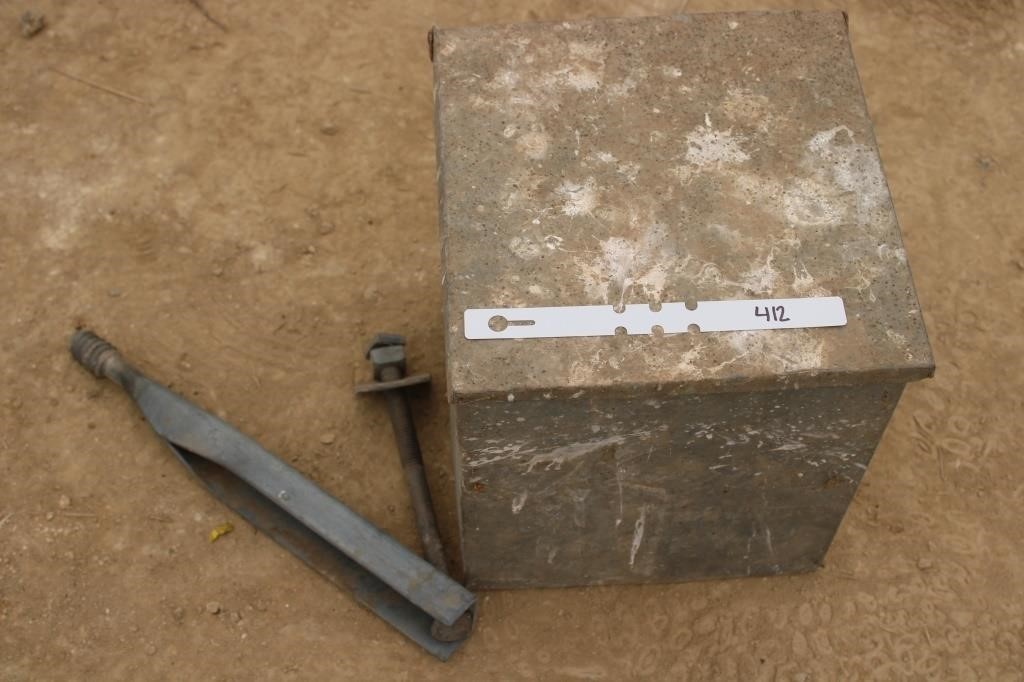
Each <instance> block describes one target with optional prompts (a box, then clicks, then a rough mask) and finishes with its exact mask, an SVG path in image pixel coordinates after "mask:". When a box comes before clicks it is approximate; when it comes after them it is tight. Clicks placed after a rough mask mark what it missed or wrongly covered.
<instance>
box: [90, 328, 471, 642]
mask: <svg viewBox="0 0 1024 682" xmlns="http://www.w3.org/2000/svg"><path fill="white" fill-rule="evenodd" d="M71 354H72V355H73V356H74V358H75V359H76V360H77V361H78V362H79V363H80V364H81V365H82V366H83V367H85V368H86V369H88V370H90V371H91V372H92V373H93V374H95V375H96V376H98V377H106V378H108V379H110V380H112V381H114V382H116V383H117V384H119V385H120V386H121V387H122V388H124V389H125V391H127V392H128V394H129V395H130V396H131V397H132V399H134V400H135V402H136V404H137V405H138V407H139V409H140V410H141V411H142V413H143V414H144V415H145V417H146V420H147V421H148V422H149V425H150V426H151V427H152V428H153V430H154V431H155V432H156V434H157V435H158V436H159V437H160V438H161V439H162V440H163V441H164V443H165V444H166V445H167V446H168V447H170V449H171V451H172V452H173V453H174V454H175V455H176V456H177V457H178V459H179V460H180V461H181V462H182V464H184V465H185V466H186V467H187V468H188V469H189V471H190V472H191V473H193V474H194V475H195V476H196V477H197V478H198V479H199V480H200V481H201V482H202V483H203V484H204V485H205V486H206V487H207V488H208V489H209V490H210V492H212V493H213V494H214V495H215V496H217V497H218V498H219V499H221V500H222V501H223V502H224V503H225V504H227V505H228V506H229V507H231V508H232V509H233V510H235V511H236V512H238V513H239V514H240V515H241V516H242V517H244V518H245V519H247V520H248V521H250V522H251V523H252V524H253V525H254V526H255V527H256V528H258V529H260V530H261V531H263V532H264V533H266V534H267V535H269V536H270V537H271V538H272V539H274V540H275V541H276V542H277V543H278V544H280V545H281V546H282V547H284V548H286V549H288V550H289V551H291V552H292V553H293V554H295V555H296V556H298V557H299V558H300V559H301V560H302V561H303V562H305V563H306V564H308V565H309V566H310V567H312V568H313V569H314V570H316V571H317V572H319V573H320V574H321V575H323V576H324V577H326V578H327V579H328V580H330V581H331V582H333V583H335V584H337V585H344V586H346V587H348V588H350V589H351V590H352V593H353V596H355V598H356V600H357V601H359V603H361V604H363V605H364V606H366V607H367V608H369V609H371V610H372V611H373V612H374V613H376V614H377V615H378V616H380V617H381V618H383V619H384V620H385V621H387V622H388V623H389V624H391V625H392V626H393V627H395V628H396V629H397V630H399V631H400V632H402V633H403V634H404V635H406V636H407V637H409V638H410V639H411V640H412V641H414V642H416V643H417V644H419V645H420V646H422V647H423V648H424V649H426V650H427V651H428V652H430V653H431V654H433V655H434V656H437V657H438V658H440V659H442V660H446V659H447V658H448V657H449V656H451V654H452V653H453V652H454V651H455V650H456V649H457V648H458V647H459V646H460V645H461V642H460V641H450V640H446V641H439V640H438V639H436V638H435V637H434V636H433V635H432V631H433V628H434V622H435V621H439V622H441V623H443V624H444V625H447V626H451V625H453V624H455V623H456V622H457V621H460V619H463V616H464V615H465V614H466V613H467V612H469V610H470V608H471V607H472V605H473V603H474V602H475V598H474V596H473V595H472V593H470V592H469V591H468V590H466V589H465V588H463V587H462V586H461V585H459V584H458V583H456V582H455V581H454V580H452V579H450V578H449V577H448V576H447V575H446V574H445V573H444V572H442V571H439V570H436V569H435V568H434V567H432V566H431V565H430V564H429V563H427V562H426V561H424V560H423V559H421V558H420V557H418V556H416V555H415V554H413V553H412V552H410V551H409V550H407V549H406V548H405V547H403V546H402V545H400V544H399V543H398V542H397V541H395V540H394V539H393V538H391V537H390V536H389V535H387V534H386V533H384V532H383V531H381V530H380V529H378V528H377V527H375V526H374V525H372V524H371V523H370V522H368V521H366V520H365V519H364V518H362V517H361V516H359V515H358V514H356V513H355V512H353V511H352V510H351V509H349V508H348V507H346V506H345V505H344V504H342V503H341V502H339V501H338V500H336V499H334V498H333V497H331V496H330V495H328V494H327V493H326V492H324V491H323V490H322V489H320V488H319V487H318V486H317V485H316V484H314V483H313V482H312V481H310V480H309V479H307V478H305V477H304V476H302V474H300V473H299V472H298V471H297V470H295V469H294V468H292V467H291V466H289V465H288V464H286V463H285V462H283V461H281V460H280V459H278V458H277V457H275V456H274V455H273V454H272V453H270V452H268V451H267V450H265V449H263V448H262V447H261V446H260V445H259V444H258V443H256V442H255V441H253V440H251V439H250V438H248V437H246V436H245V435H244V434H242V433H241V432H239V431H237V430H236V429H234V428H233V427H231V426H230V425H229V424H226V423H225V422H223V421H221V420H219V419H217V418H216V417H214V416H213V415H211V414H209V413H207V412H205V411H203V410H201V409H199V408H198V407H196V406H195V405H193V404H192V403H190V402H188V401H187V400H185V399H184V398H181V397H180V396H178V395H175V394H174V393H172V392H171V391H170V390H168V389H167V388H165V387H164V386H161V385H160V384H158V383H156V382H154V381H153V380H151V379H149V378H148V377H146V376H145V375H143V374H142V373H140V372H139V371H138V370H136V369H135V368H134V367H132V366H131V365H129V364H128V363H127V362H125V361H124V360H123V358H122V357H121V356H120V353H118V351H117V350H116V349H115V348H114V347H113V346H111V345H110V344H109V343H107V342H106V341H104V340H103V339H101V338H99V337H98V336H96V335H95V334H92V333H91V332H86V331H79V332H76V333H75V334H74V336H73V337H72V339H71ZM470 617H471V616H470ZM463 620H464V619H463ZM460 622H462V621H460ZM466 634H468V630H467V631H466Z"/></svg>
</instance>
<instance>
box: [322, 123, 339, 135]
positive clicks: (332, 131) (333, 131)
mask: <svg viewBox="0 0 1024 682" xmlns="http://www.w3.org/2000/svg"><path fill="white" fill-rule="evenodd" d="M320 132H321V133H323V134H324V135H337V134H338V126H336V125H334V124H332V123H328V124H327V125H324V126H320Z"/></svg>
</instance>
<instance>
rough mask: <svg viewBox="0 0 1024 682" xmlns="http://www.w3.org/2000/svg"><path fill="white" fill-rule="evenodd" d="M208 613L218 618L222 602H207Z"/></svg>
mask: <svg viewBox="0 0 1024 682" xmlns="http://www.w3.org/2000/svg"><path fill="white" fill-rule="evenodd" d="M206 612H207V613H210V614H213V615H215V616H216V615H217V614H218V613H220V602H215V601H211V602H207V604H206Z"/></svg>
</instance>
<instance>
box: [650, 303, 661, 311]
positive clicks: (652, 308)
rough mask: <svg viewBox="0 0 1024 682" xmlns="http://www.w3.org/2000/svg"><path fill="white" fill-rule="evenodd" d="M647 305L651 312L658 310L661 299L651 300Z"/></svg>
mask: <svg viewBox="0 0 1024 682" xmlns="http://www.w3.org/2000/svg"><path fill="white" fill-rule="evenodd" d="M647 307H648V308H650V309H651V312H652V313H657V312H660V311H661V301H652V302H650V303H648V304H647Z"/></svg>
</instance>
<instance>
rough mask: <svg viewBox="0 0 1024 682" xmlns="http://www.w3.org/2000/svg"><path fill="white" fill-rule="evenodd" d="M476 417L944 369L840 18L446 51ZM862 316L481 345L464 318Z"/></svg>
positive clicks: (454, 365)
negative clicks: (587, 393) (806, 307)
mask: <svg viewBox="0 0 1024 682" xmlns="http://www.w3.org/2000/svg"><path fill="white" fill-rule="evenodd" d="M433 54H434V73H435V87H436V117H437V130H438V158H439V164H440V188H441V189H440V201H441V226H442V232H443V239H444V248H445V256H444V267H445V291H446V299H445V305H446V311H447V320H448V329H447V336H448V360H449V364H448V380H449V390H450V391H451V393H452V396H453V398H454V399H455V400H456V401H461V400H468V399H472V398H475V397H492V396H496V395H500V394H503V393H508V392H509V391H513V392H515V393H516V394H517V395H518V394H520V393H524V392H528V393H531V394H540V393H543V392H547V391H559V392H562V393H567V394H572V393H574V392H576V391H577V390H579V389H589V388H595V387H598V386H609V387H615V388H616V389H620V390H621V389H622V388H624V387H625V388H628V387H637V386H641V387H643V386H655V385H673V386H675V387H676V388H677V389H678V390H680V391H685V392H705V391H709V390H744V389H748V388H772V387H778V386H786V385H788V383H789V382H791V381H794V380H796V379H797V378H798V379H799V381H800V384H801V385H804V386H810V385H832V384H843V383H858V382H860V381H861V378H860V376H859V375H862V374H872V375H876V376H877V377H878V378H880V379H885V380H890V381H907V380H910V379H915V378H921V377H924V376H927V375H928V374H930V372H931V368H932V357H931V351H930V349H929V346H928V342H927V338H926V335H925V330H924V325H923V322H922V317H921V313H920V310H919V308H918V303H917V299H916V295H915V293H914V289H913V284H912V282H911V278H910V271H909V269H908V267H907V263H906V254H905V252H904V249H903V245H902V241H901V239H900V234H899V229H898V226H897V222H896V216H895V213H894V212H893V207H892V202H891V199H890V197H889V192H888V189H887V186H886V182H885V178H884V176H883V174H882V169H881V166H880V164H879V158H878V153H877V149H876V144H875V140H874V135H873V131H872V127H871V123H870V120H869V119H868V114H867V109H866V107H865V103H864V98H863V96H862V94H861V89H860V84H859V82H858V78H857V72H856V68H855V66H854V63H853V59H852V56H851V53H850V47H849V41H848V38H847V32H846V23H845V20H844V17H843V15H842V14H841V13H839V12H785V13H741V14H705V15H690V16H678V17H657V18H644V19H622V20H596V21H584V22H576V23H565V24H521V25H510V26H501V27H483V28H468V29H457V30H437V31H436V32H435V36H434V48H433ZM802 296H842V298H843V300H844V302H845V304H846V309H847V313H848V316H849V324H848V325H847V326H846V327H844V328H843V329H796V330H785V331H775V332H772V333H752V332H748V333H729V334H703V335H699V336H693V335H686V334H680V335H674V336H668V337H665V338H644V337H634V338H628V339H624V340H618V339H617V340H608V339H594V338H581V339H541V340H537V341H531V342H529V343H507V344H492V343H486V344H484V343H479V342H474V341H470V340H467V339H465V338H464V337H463V333H462V328H461V327H462V313H463V311H464V310H465V309H466V308H498V307H517V306H555V305H586V304H606V303H611V304H616V303H620V302H622V303H644V302H649V301H682V300H708V301H714V300H726V299H733V298H759V297H774V298H787V297H792V298H796V297H802Z"/></svg>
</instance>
